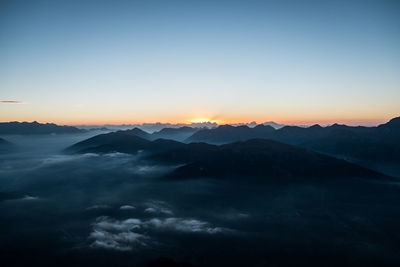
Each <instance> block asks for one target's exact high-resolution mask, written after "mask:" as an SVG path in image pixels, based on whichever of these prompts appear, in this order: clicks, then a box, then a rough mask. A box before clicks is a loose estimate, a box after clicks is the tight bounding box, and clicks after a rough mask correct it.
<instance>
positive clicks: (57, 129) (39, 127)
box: [0, 121, 85, 135]
mask: <svg viewBox="0 0 400 267" xmlns="http://www.w3.org/2000/svg"><path fill="white" fill-rule="evenodd" d="M83 132H85V130H82V129H78V128H76V127H73V126H59V125H57V124H54V123H38V122H37V121H34V122H17V121H13V122H1V123H0V134H2V135H9V134H18V135H35V134H76V133H83Z"/></svg>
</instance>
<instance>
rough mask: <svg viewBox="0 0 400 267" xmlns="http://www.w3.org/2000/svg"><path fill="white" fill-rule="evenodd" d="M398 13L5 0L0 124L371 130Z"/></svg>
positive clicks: (397, 86)
mask: <svg viewBox="0 0 400 267" xmlns="http://www.w3.org/2000/svg"><path fill="white" fill-rule="evenodd" d="M399 70H400V1H368V0H365V1H57V0H56V1H18V0H16V1H8V0H6V1H4V0H3V1H1V3H0V100H2V101H10V100H12V101H22V102H24V103H23V104H11V103H2V104H1V103H0V120H1V121H9V120H19V121H32V120H39V121H43V122H46V121H49V122H56V123H61V124H101V123H134V122H155V121H162V122H167V121H170V122H187V121H191V120H206V119H207V120H215V121H218V122H221V123H224V122H245V121H253V120H256V121H258V122H262V121H269V120H275V121H278V122H284V123H329V122H334V121H337V122H343V123H351V124H373V123H378V122H383V121H385V120H387V119H389V118H391V117H394V116H398V115H400V105H399V104H398V103H400V73H399Z"/></svg>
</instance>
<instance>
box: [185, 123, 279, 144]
mask: <svg viewBox="0 0 400 267" xmlns="http://www.w3.org/2000/svg"><path fill="white" fill-rule="evenodd" d="M274 132H275V129H274V128H273V127H272V126H268V125H267V126H265V125H257V126H256V127H254V128H250V127H248V126H246V125H243V126H237V127H235V126H231V125H221V126H219V127H217V128H215V129H203V130H200V131H198V132H196V133H194V134H193V135H192V136H190V137H189V138H188V139H187V140H186V141H188V142H208V143H214V144H223V143H231V142H236V141H244V140H248V139H252V138H263V137H265V136H270V135H272V134H273V133H274Z"/></svg>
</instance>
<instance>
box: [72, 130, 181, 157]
mask: <svg viewBox="0 0 400 267" xmlns="http://www.w3.org/2000/svg"><path fill="white" fill-rule="evenodd" d="M140 131H141V130H140ZM136 133H138V131H137V130H134V131H131V130H127V131H117V132H112V133H107V134H100V135H96V136H94V137H92V138H89V139H86V140H84V141H82V142H79V143H76V144H74V145H72V146H70V147H68V148H67V149H65V152H67V153H109V152H121V153H130V154H135V153H137V152H139V151H141V150H144V151H146V152H147V151H160V150H165V149H170V148H176V147H178V146H180V145H183V144H182V143H179V142H176V141H172V140H165V139H157V140H155V141H149V140H147V139H144V138H142V137H139V136H137V135H136Z"/></svg>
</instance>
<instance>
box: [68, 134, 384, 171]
mask: <svg viewBox="0 0 400 267" xmlns="http://www.w3.org/2000/svg"><path fill="white" fill-rule="evenodd" d="M66 151H68V152H72V153H109V152H122V153H131V154H136V153H138V152H144V153H141V154H142V155H143V154H144V155H146V156H145V158H146V159H147V160H150V161H153V162H154V163H155V164H175V165H177V164H180V165H183V166H181V167H178V168H177V169H175V170H174V172H173V173H171V174H170V176H171V177H226V176H240V177H250V176H252V177H254V176H257V177H287V178H292V177H305V178H324V177H363V178H382V177H384V175H382V174H379V173H377V172H374V171H370V170H367V169H365V168H362V167H360V166H358V165H355V164H351V163H348V162H346V161H344V160H340V159H335V158H333V157H329V156H325V155H322V154H319V153H317V152H313V151H309V150H306V149H304V148H299V147H295V146H292V145H288V144H283V143H280V142H275V141H271V140H265V139H252V140H248V141H245V142H237V143H232V144H226V145H220V146H217V145H211V144H206V143H190V144H184V143H180V142H176V141H172V140H165V139H157V140H155V141H149V140H146V139H144V138H141V137H138V136H136V135H134V134H130V133H129V132H127V131H119V132H115V133H108V134H101V135H98V136H95V137H92V138H89V139H87V140H85V141H82V142H79V143H77V144H75V145H73V146H71V147H69V148H68V149H67V150H66Z"/></svg>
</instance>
